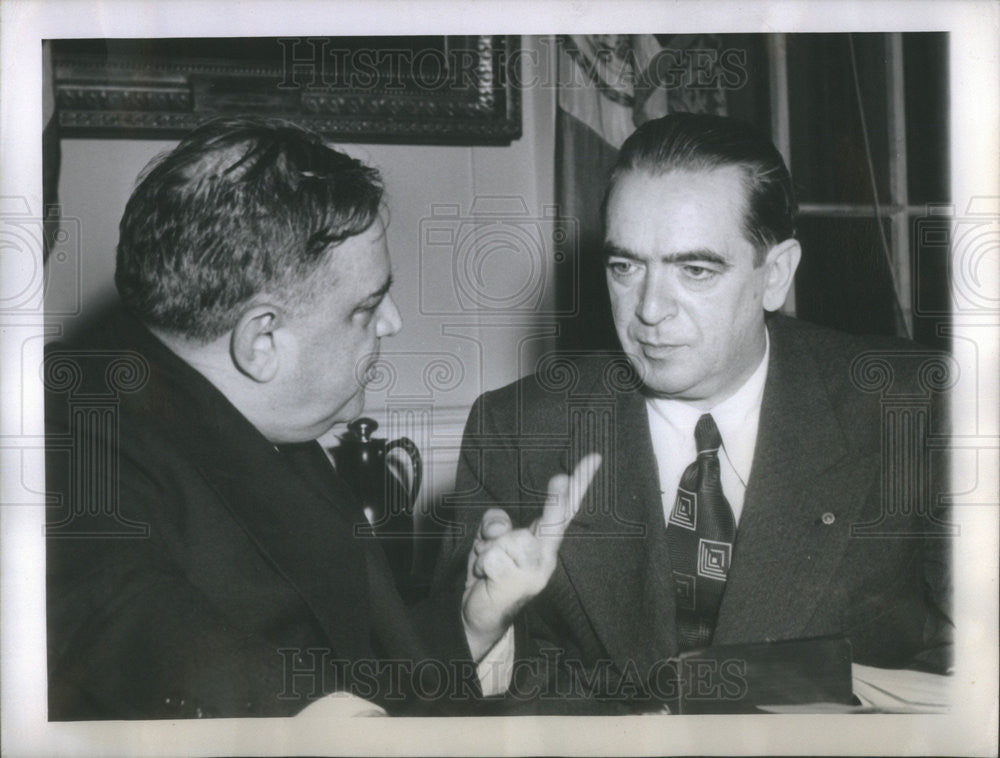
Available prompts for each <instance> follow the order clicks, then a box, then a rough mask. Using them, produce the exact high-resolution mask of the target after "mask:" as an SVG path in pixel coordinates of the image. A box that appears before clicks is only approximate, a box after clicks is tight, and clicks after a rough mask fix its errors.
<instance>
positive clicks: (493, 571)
mask: <svg viewBox="0 0 1000 758" xmlns="http://www.w3.org/2000/svg"><path fill="white" fill-rule="evenodd" d="M600 465H601V456H600V455H598V454H596V453H591V454H590V455H587V456H585V457H584V458H583V459H582V460H581V461H580V463H579V464H577V467H576V469H575V470H574V471H573V473H572V474H570V475H569V476H567V475H566V474H557V475H556V476H554V477H552V479H550V480H549V488H548V496H547V497H546V499H545V507H544V508H543V510H542V515H541V516H540V517H539V518H538V519H536V520H535V521H534V522H533V523H532V524H531V526H530V527H528V528H526V529H514V528H513V524H512V523H511V520H510V516H508V515H507V513H506V512H505V511H502V510H500V509H498V508H491V509H490V510H488V511H486V513H485V514H484V515H483V518H482V521H481V522H480V524H479V532H478V534H477V535H476V540H475V543H474V545H473V548H472V551H471V552H470V553H469V564H468V570H467V572H466V580H465V594H464V595H463V599H462V620H463V622H464V624H465V634H466V637H467V639H468V641H469V648H470V650H471V652H472V656H473V658H474V659H475V660H477V661H478V660H479V659H480V658H481V657H482V656H483V655H485V654H486V652H487V651H489V649H490V648H491V647H492V646H493V645H494V643H495V642H496V641H497V640H498V639H500V637H501V636H502V635H503V633H504V632H505V631H506V629H507V627H508V626H509V625H510V623H511V621H512V620H513V618H514V616H515V615H516V614H517V612H518V611H519V610H520V609H521V608H522V607H523V606H524V605H525V603H527V602H528V601H529V600H531V599H532V598H533V597H535V595H537V594H538V593H539V592H541V591H542V590H543V589H544V588H545V585H546V584H548V581H549V579H550V578H551V576H552V572H553V571H555V567H556V558H557V555H558V553H559V546H560V545H561V544H562V540H563V535H564V534H565V533H566V528H567V527H568V526H569V522H570V521H572V520H573V517H574V516H575V515H576V513H577V511H578V510H579V509H580V503H582V502H583V496H584V494H585V493H586V492H587V488H588V487H589V486H590V483H591V481H592V480H593V478H594V474H595V473H596V472H597V469H598V467H599V466H600Z"/></svg>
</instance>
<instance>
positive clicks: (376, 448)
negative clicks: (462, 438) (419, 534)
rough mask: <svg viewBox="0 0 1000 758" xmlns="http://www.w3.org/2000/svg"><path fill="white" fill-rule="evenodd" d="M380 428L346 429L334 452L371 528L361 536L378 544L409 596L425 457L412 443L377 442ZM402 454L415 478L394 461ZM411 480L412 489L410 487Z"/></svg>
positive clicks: (371, 423)
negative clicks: (416, 510) (396, 452)
mask: <svg viewBox="0 0 1000 758" xmlns="http://www.w3.org/2000/svg"><path fill="white" fill-rule="evenodd" d="M376 429H378V422H377V421H375V420H374V419H370V418H359V419H356V420H354V421H352V422H351V423H349V424H348V425H347V432H345V433H344V434H343V436H341V438H340V446H339V447H336V448H334V449H333V451H332V452H333V458H334V461H336V464H337V472H338V473H339V474H340V475H341V476H342V477H343V479H344V481H346V482H347V484H348V485H349V486H350V487H351V489H352V490H353V491H354V493H355V494H356V495H357V496H358V500H360V501H361V506H362V508H363V509H364V512H365V517H366V518H367V519H368V522H369V524H370V527H369V526H368V525H362V526H361V529H360V530H359V532H358V533H359V536H365V535H369V536H374V537H376V538H378V540H379V542H380V543H381V545H382V548H383V549H384V551H385V554H386V557H387V558H388V560H389V565H390V567H391V568H392V572H393V575H394V576H395V578H396V583H397V585H398V586H399V588H400V590H401V591H402V592H403V593H404V594H406V590H407V589H408V588H409V586H410V583H411V581H412V571H413V541H414V540H413V534H414V523H413V506H414V504H415V503H416V500H417V494H418V493H419V492H420V483H421V479H422V478H423V463H422V461H421V458H420V451H419V450H418V449H417V446H416V444H415V443H414V442H413V440H411V439H410V438H409V437H400V438H399V439H396V440H393V441H392V442H389V441H387V440H385V439H382V438H377V439H376V438H373V437H372V436H371V435H372V433H373V432H374V431H375V430H376ZM397 448H399V449H400V450H403V451H404V452H405V453H406V457H407V458H408V460H409V463H410V475H409V477H406V475H405V473H403V472H402V471H401V469H402V468H403V466H402V465H401V464H400V459H401V458H402V456H399V455H395V456H391V457H390V455H389V453H391V452H392V451H393V450H395V449H397ZM407 479H408V480H409V486H407V483H406V482H407Z"/></svg>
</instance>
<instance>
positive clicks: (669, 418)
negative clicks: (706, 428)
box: [648, 329, 771, 482]
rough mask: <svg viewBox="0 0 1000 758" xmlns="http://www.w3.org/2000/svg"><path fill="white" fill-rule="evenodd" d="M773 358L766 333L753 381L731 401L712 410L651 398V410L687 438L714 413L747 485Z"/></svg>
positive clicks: (667, 399) (729, 455)
mask: <svg viewBox="0 0 1000 758" xmlns="http://www.w3.org/2000/svg"><path fill="white" fill-rule="evenodd" d="M770 355H771V337H770V335H769V334H768V333H767V329H765V330H764V356H763V357H762V358H761V360H760V364H759V365H758V366H757V368H756V369H755V370H754V372H753V374H751V375H750V378H749V379H747V380H746V381H745V382H744V383H743V384H742V386H740V388H739V389H738V390H736V392H734V393H733V394H732V395H730V396H729V397H728V398H726V399H725V400H723V401H722V402H721V403H719V404H718V405H715V406H713V407H712V408H711V409H709V410H707V411H706V410H703V409H700V408H696V407H695V406H693V405H691V404H690V403H687V402H685V401H683V400H672V399H669V398H650V399H649V401H648V402H649V404H650V407H652V409H653V410H654V411H655V412H656V414H657V415H659V416H660V417H661V418H663V420H664V421H666V422H667V423H668V424H670V426H672V427H674V428H675V429H676V430H678V432H682V433H684V435H685V436H687V435H691V434H694V427H695V425H696V424H697V423H698V419H699V418H700V417H701V416H702V414H704V413H711V414H712V418H713V419H714V420H715V425H716V426H717V427H718V428H719V434H720V435H721V436H722V446H723V448H724V449H725V452H726V455H727V456H728V457H729V460H730V462H731V463H732V465H733V468H734V469H735V470H736V473H737V474H739V476H740V478H741V479H742V480H743V481H744V482H746V481H748V479H749V477H750V467H751V466H752V464H753V453H754V447H755V445H756V442H757V426H758V422H759V419H760V406H761V402H762V400H763V398H764V383H765V382H766V380H767V364H768V361H769V359H770Z"/></svg>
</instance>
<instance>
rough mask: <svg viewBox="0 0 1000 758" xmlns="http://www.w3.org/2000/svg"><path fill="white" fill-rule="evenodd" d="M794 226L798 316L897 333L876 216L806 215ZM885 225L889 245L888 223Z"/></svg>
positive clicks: (855, 328)
mask: <svg viewBox="0 0 1000 758" xmlns="http://www.w3.org/2000/svg"><path fill="white" fill-rule="evenodd" d="M798 228H799V233H798V238H799V240H800V241H801V243H802V263H801V264H800V265H799V270H798V273H797V274H796V277H795V310H796V315H798V316H799V317H801V318H804V319H806V320H807V321H812V322H813V323H816V324H821V325H823V326H829V327H833V328H835V329H843V330H844V331H847V332H853V333H855V334H895V333H896V315H895V306H894V300H895V296H894V293H893V287H892V278H891V275H890V273H889V266H888V263H887V262H886V260H885V253H884V252H883V248H882V241H881V238H880V237H879V233H878V227H877V226H876V225H875V221H874V219H871V218H826V217H819V216H808V217H802V218H800V219H799V224H798ZM883 228H884V229H885V233H886V238H887V240H888V243H889V245H890V247H891V245H892V237H891V236H890V233H891V230H890V227H889V224H888V223H887V222H884V223H883Z"/></svg>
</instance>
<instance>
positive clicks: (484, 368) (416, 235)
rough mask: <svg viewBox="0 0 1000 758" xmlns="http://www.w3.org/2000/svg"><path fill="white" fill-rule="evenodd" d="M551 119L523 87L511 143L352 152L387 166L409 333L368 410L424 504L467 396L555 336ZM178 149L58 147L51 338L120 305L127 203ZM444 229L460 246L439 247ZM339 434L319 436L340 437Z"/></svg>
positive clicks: (526, 365)
mask: <svg viewBox="0 0 1000 758" xmlns="http://www.w3.org/2000/svg"><path fill="white" fill-rule="evenodd" d="M523 40H524V44H525V45H526V46H527V47H529V48H531V49H534V50H536V55H537V57H536V58H533V57H532V56H530V55H529V56H523V57H522V61H523V65H525V66H527V65H536V63H535V61H537V65H540V66H546V67H547V66H550V65H552V63H551V61H550V60H549V52H550V51H551V49H552V46H551V45H544V44H542V45H539V43H538V39H537V38H531V37H524V38H523ZM528 73H530V72H526V73H525V75H524V76H523V80H524V81H530V79H531V77H530V76H529V75H528ZM554 122H555V93H554V91H553V90H552V89H551V88H545V87H536V88H533V89H532V88H526V89H525V90H524V91H523V92H522V123H523V136H522V137H521V138H520V139H518V140H516V141H515V142H513V143H512V144H511V145H509V146H504V147H437V146H411V145H374V144H373V145H368V144H351V145H344V146H343V149H345V150H346V151H347V152H349V153H351V154H352V155H356V156H358V157H360V158H362V159H363V160H365V161H366V162H369V163H371V164H373V165H375V166H376V167H378V168H379V169H380V170H381V171H382V174H383V178H384V180H385V184H386V189H387V200H388V205H389V209H390V214H391V216H390V224H389V230H388V235H389V240H388V242H389V249H390V256H391V259H392V265H393V275H394V281H395V284H394V287H393V297H394V298H395V299H396V302H397V304H398V306H399V310H400V312H401V313H402V316H403V321H404V326H403V330H402V331H401V332H400V334H398V335H397V336H396V337H393V338H392V339H389V340H385V341H384V342H383V345H382V351H383V358H384V361H383V363H382V367H381V371H380V372H379V375H378V377H377V378H376V380H375V381H374V382H373V384H372V385H371V386H370V388H369V392H368V398H367V404H366V409H365V414H366V415H369V416H371V417H373V418H375V419H376V420H377V421H378V422H379V424H380V426H381V427H382V428H381V429H380V430H379V431H378V432H377V433H376V436H387V437H397V436H400V435H401V434H405V435H407V436H409V437H411V438H413V439H414V440H415V441H416V442H417V444H418V446H419V447H420V449H421V451H422V452H423V454H424V466H425V485H424V491H423V493H422V497H421V502H427V501H428V500H429V499H431V498H434V497H436V496H437V495H438V494H439V493H442V492H447V491H449V490H450V489H451V487H452V485H453V476H454V467H455V462H456V461H457V454H458V445H459V443H460V440H461V431H462V426H463V424H464V421H465V418H466V416H467V414H468V409H469V407H470V405H471V403H472V401H473V400H474V399H475V398H476V397H477V396H478V395H479V394H480V393H481V392H483V391H484V390H486V389H491V388H495V387H499V386H502V385H504V384H507V383H509V382H511V381H513V380H514V379H517V378H518V377H519V376H522V375H524V374H526V373H529V372H530V371H531V370H532V367H533V365H534V361H535V360H536V358H537V356H538V355H540V354H541V353H542V352H544V351H545V350H547V349H550V347H551V346H552V344H553V342H552V338H553V327H552V326H551V319H549V318H547V317H546V316H545V315H544V314H545V312H546V311H547V310H550V309H551V304H552V303H553V302H554V291H553V290H554V287H553V283H552V278H553V277H552V276H551V264H552V245H551V237H550V232H549V229H550V228H551V224H550V222H548V221H547V220H546V218H547V217H546V215H545V209H546V206H551V205H552V204H553V202H554V190H553V173H554V172H553V154H554ZM175 144H176V143H175V142H167V141H162V140H156V141H150V140H121V139H116V140H97V139H64V140H63V141H62V143H61V149H62V162H61V171H60V177H59V201H60V204H61V206H62V218H63V223H62V228H63V229H64V230H69V231H70V232H71V233H72V234H73V235H76V236H78V237H79V242H78V244H77V245H76V246H75V247H76V249H78V250H79V254H80V261H79V266H75V265H74V262H72V261H71V262H70V263H69V265H67V266H66V270H67V273H65V274H63V273H59V272H57V271H56V270H53V272H52V275H51V277H50V286H49V289H48V291H47V294H46V306H47V309H48V311H49V313H50V316H49V321H50V324H51V331H52V336H53V337H56V336H59V335H62V336H70V335H71V334H72V333H73V332H74V331H76V330H78V329H80V328H81V327H82V325H84V324H85V323H86V322H87V321H88V320H89V318H90V317H91V316H92V315H93V314H95V313H98V312H99V311H100V310H101V309H102V308H104V307H105V306H107V305H108V304H109V303H113V302H114V299H115V297H116V296H115V291H114V284H113V275H114V258H115V246H116V244H117V238H118V221H119V219H120V217H121V214H122V210H123V209H124V206H125V203H126V201H127V199H128V196H129V194H130V193H131V190H132V188H133V186H134V183H135V179H136V177H137V175H138V174H139V172H140V171H141V170H142V168H143V167H144V166H145V165H146V163H147V162H148V161H149V160H150V159H152V158H153V157H154V156H155V155H157V154H158V153H160V152H162V151H165V150H169V149H171V148H172V147H173V146H174V145H175ZM484 208H485V209H486V212H484V210H483V209H484ZM449 230H450V232H451V236H452V237H453V239H454V241H453V243H452V244H450V245H449V244H448V243H447V242H445V243H444V244H441V243H440V240H441V239H442V238H441V236H440V235H441V234H445V235H446V237H447V235H448V234H449ZM429 241H433V244H430V243H429ZM52 266H53V268H54V267H55V266H56V262H55V261H53V263H52ZM477 277H480V278H477ZM512 304H513V305H514V306H516V307H515V308H514V309H513V310H514V311H516V312H514V313H512V309H511V308H509V307H507V306H509V305H512ZM341 431H342V429H335V430H333V433H331V434H330V435H328V436H327V437H326V438H325V439H324V441H326V442H330V443H331V444H332V443H334V442H335V441H336V435H337V434H339V433H340V432H341Z"/></svg>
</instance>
